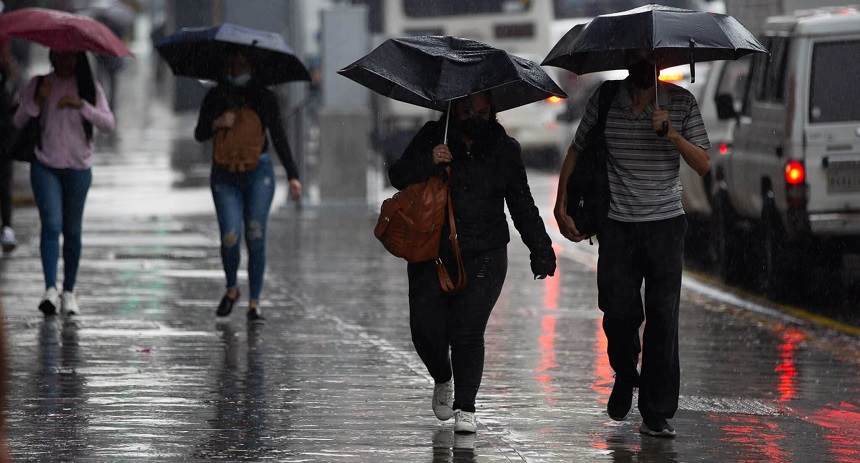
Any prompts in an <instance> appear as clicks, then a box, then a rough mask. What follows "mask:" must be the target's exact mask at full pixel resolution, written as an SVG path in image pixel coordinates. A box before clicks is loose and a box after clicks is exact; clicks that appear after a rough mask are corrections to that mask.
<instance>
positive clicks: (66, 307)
mask: <svg viewBox="0 0 860 463" xmlns="http://www.w3.org/2000/svg"><path fill="white" fill-rule="evenodd" d="M61 299H62V303H63V313H64V314H66V315H79V314H80V313H81V308H80V307H78V300H77V298H75V293H73V292H71V291H63V295H62V297H61Z"/></svg>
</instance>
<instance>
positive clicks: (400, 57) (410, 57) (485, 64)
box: [338, 36, 567, 111]
mask: <svg viewBox="0 0 860 463" xmlns="http://www.w3.org/2000/svg"><path fill="white" fill-rule="evenodd" d="M338 73H339V74H341V75H343V76H345V77H348V78H350V79H352V80H354V81H356V82H358V83H359V84H361V85H364V86H365V87H367V88H369V89H371V90H373V91H374V92H376V93H379V94H381V95H384V96H387V97H390V98H393V99H395V100H399V101H404V102H406V103H411V104H414V105H418V106H422V107H425V108H430V109H435V110H437V111H445V110H446V108H447V107H448V103H449V102H450V101H451V100H454V99H457V98H461V97H464V96H468V95H471V94H474V93H478V92H482V91H485V90H492V92H491V95H492V104H493V107H494V108H495V110H496V111H504V110H506V109H511V108H516V107H518V106H523V105H526V104H529V103H533V102H535V101H540V100H543V99H545V98H549V97H551V96H557V97H562V98H566V97H567V95H566V94H565V93H564V91H563V90H562V89H561V88H559V87H558V85H556V83H555V82H553V80H552V78H550V77H549V75H547V73H546V72H545V71H544V70H543V69H541V68H540V66H539V65H538V64H537V63H534V62H532V61H529V60H527V59H524V58H520V57H518V56H514V55H510V54H508V53H507V52H505V51H504V50H500V49H498V48H493V47H491V46H489V45H486V44H484V43H481V42H477V41H474V40H468V39H463V38H459V37H449V36H419V37H404V38H397V39H389V40H387V41H385V42H384V43H383V44H382V45H380V46H379V47H377V48H376V49H374V50H373V51H371V52H370V53H369V54H367V55H365V56H364V57H363V58H361V59H359V60H358V61H356V62H354V63H352V64H350V65H349V66H347V67H345V68H343V69H341V70H340V71H338Z"/></svg>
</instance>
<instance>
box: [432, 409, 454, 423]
mask: <svg viewBox="0 0 860 463" xmlns="http://www.w3.org/2000/svg"><path fill="white" fill-rule="evenodd" d="M433 414H434V415H436V418H437V419H438V420H439V421H448V420H450V419H451V418H452V417H453V416H454V409H453V408H451V407H445V408H442V409H441V411H440V410H438V409H437V407H433Z"/></svg>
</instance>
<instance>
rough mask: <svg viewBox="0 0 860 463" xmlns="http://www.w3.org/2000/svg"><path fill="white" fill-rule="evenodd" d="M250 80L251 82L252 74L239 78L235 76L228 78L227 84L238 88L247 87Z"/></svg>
mask: <svg viewBox="0 0 860 463" xmlns="http://www.w3.org/2000/svg"><path fill="white" fill-rule="evenodd" d="M250 80H251V74H247V73H245V74H242V75H239V76H235V77H234V76H227V82H229V83H230V84H232V85H235V86H236V87H244V86H245V85H248V82H249V81H250Z"/></svg>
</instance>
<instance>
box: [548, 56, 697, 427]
mask: <svg viewBox="0 0 860 463" xmlns="http://www.w3.org/2000/svg"><path fill="white" fill-rule="evenodd" d="M656 64H658V63H657V57H656V56H655V53H654V52H653V51H647V50H637V51H633V52H629V53H628V54H627V56H626V65H627V70H628V72H629V76H628V77H627V78H626V79H625V80H624V81H622V82H621V84H620V86H619V87H618V92H617V93H616V95H615V97H614V98H613V100H612V103H611V105H610V108H609V112H608V114H607V118H606V129H605V132H604V138H605V140H606V147H607V150H608V152H609V154H608V159H607V171H608V177H609V190H610V202H609V214H608V218H607V220H605V221H604V224H603V226H602V228H601V229H600V231H599V232H598V235H597V237H598V239H599V242H600V248H599V259H598V265H597V287H598V293H599V295H598V305H599V307H600V310H601V311H603V330H604V332H605V334H606V338H607V340H608V348H607V354H608V356H609V363H610V365H611V366H612V368H613V370H614V371H615V385H614V387H613V389H612V394H611V395H610V396H609V403H608V405H607V412H608V413H609V416H610V418H612V419H613V420H617V421H621V420H624V419H625V418H626V417H627V415H628V414H629V412H630V409H631V408H632V401H633V389H634V388H636V387H638V388H639V412H640V413H641V415H642V420H643V422H642V425H641V426H640V428H639V431H640V432H642V433H643V434H649V435H652V436H660V437H674V436H675V430H674V429H673V428H672V426H671V425H670V424H669V422H668V419H671V418H672V417H673V416H674V414H675V411H676V410H677V408H678V396H679V392H680V381H681V377H680V366H679V358H678V308H679V300H680V294H681V272H682V265H683V250H684V233H685V231H686V229H687V222H686V219H685V217H684V209H683V206H682V205H681V180H680V177H679V169H680V162H681V159H682V158H683V160H684V162H686V163H687V164H689V165H690V167H692V168H693V170H695V171H696V172H697V173H698V174H699V175H702V176H704V175H705V174H707V172H708V171H709V170H710V158H709V157H708V152H707V149H708V148H710V141H709V140H708V135H707V132H706V130H705V125H704V123H703V122H702V118H701V115H700V114H699V107H698V104H697V103H696V99H695V97H693V95H692V94H691V93H690V92H689V91H687V90H685V89H683V88H681V87H678V86H676V85H672V84H667V83H662V82H660V83H658V82H656V76H655V74H656V73H655V65H656ZM604 88H606V86H602V87H601V88H599V89H598V90H597V91H596V92H595V93H594V95H592V97H591V99H590V100H589V102H588V106H587V108H586V113H585V115H584V116H583V118H582V121H581V122H580V124H579V129H578V130H577V132H576V136H575V138H574V140H573V143H571V146H570V148H569V149H568V152H567V157H566V158H565V160H564V164H563V165H562V169H561V173H560V174H559V187H558V195H557V200H556V205H555V217H556V220H557V222H558V224H559V229H560V231H561V233H562V234H563V235H564V236H565V237H566V238H568V239H570V240H572V241H575V242H578V241H581V240H583V239H584V238H587V237H586V236H584V235H582V234H581V233H580V232H579V231H578V230H577V229H576V224H575V223H574V222H573V219H571V217H570V216H568V215H567V213H566V204H567V189H566V184H567V180H568V178H569V177H570V174H571V173H572V172H573V170H574V169H575V166H576V157H577V153H580V152H582V150H583V149H584V148H585V146H584V144H585V141H586V134H587V133H588V131H589V130H591V128H592V127H593V126H594V125H595V124H596V122H597V114H598V108H597V106H598V101H599V99H598V97H599V93H600V91H601V89H604ZM657 95H659V97H657ZM655 98H656V103H655ZM664 123H666V124H667V125H668V132H666V133H664V134H661V135H658V133H660V132H661V129H663V128H664ZM643 281H644V282H645V285H646V288H645V298H644V307H643V300H642V297H641V295H640V294H641V293H640V291H641V288H642V282H643ZM645 320H647V323H646V324H645V331H644V335H643V340H644V343H642V344H641V353H642V368H641V373H640V372H639V371H638V370H637V365H638V363H639V354H640V340H639V327H640V326H641V325H642V323H643V322H644V321H645Z"/></svg>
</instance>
